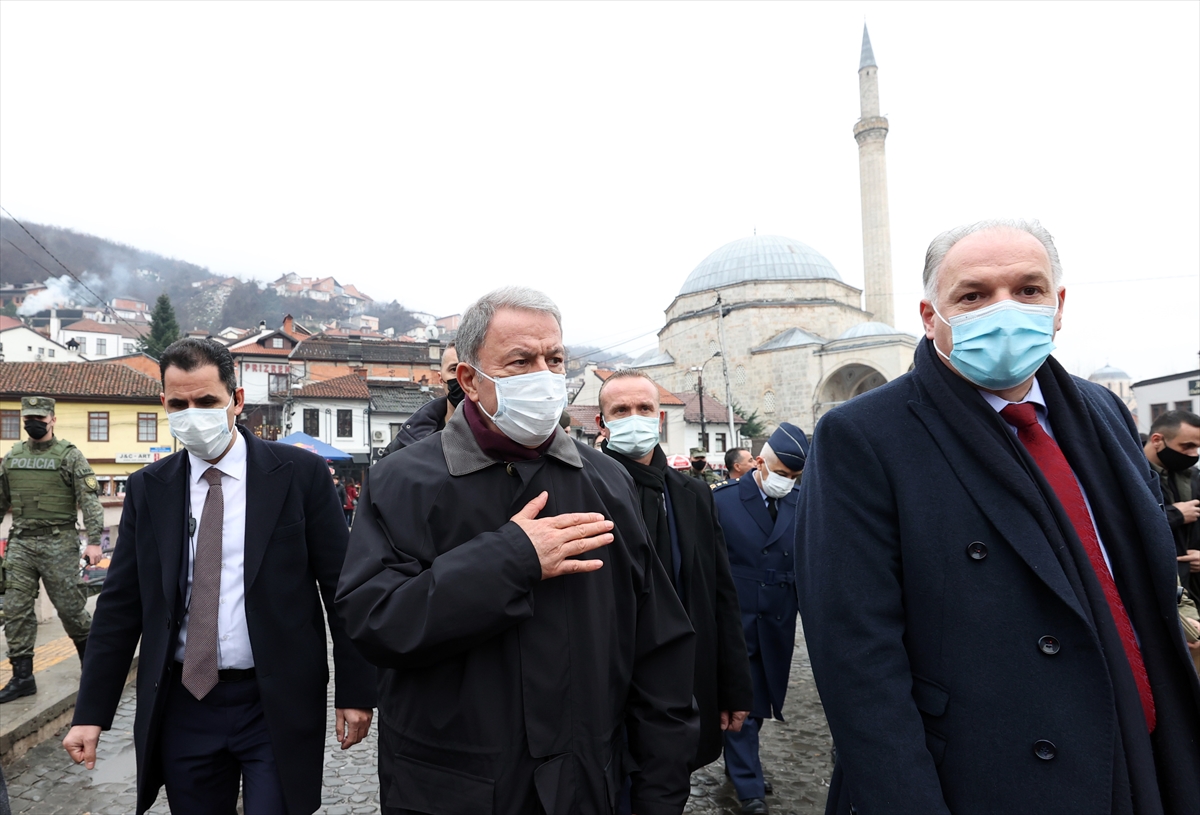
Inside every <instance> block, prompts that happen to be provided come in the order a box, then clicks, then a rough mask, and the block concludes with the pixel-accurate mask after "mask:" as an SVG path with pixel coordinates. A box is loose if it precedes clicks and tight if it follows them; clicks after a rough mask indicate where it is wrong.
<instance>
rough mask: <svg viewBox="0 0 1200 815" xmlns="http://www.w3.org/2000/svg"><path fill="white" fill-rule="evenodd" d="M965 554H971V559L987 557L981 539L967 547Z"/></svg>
mask: <svg viewBox="0 0 1200 815" xmlns="http://www.w3.org/2000/svg"><path fill="white" fill-rule="evenodd" d="M967 554H968V555H970V556H971V560H983V559H984V558H985V557H987V546H985V545H984V544H983V543H982V542H981V541H974V542H972V543H971V545H970V546H968V547H967Z"/></svg>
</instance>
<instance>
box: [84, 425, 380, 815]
mask: <svg viewBox="0 0 1200 815" xmlns="http://www.w3.org/2000/svg"><path fill="white" fill-rule="evenodd" d="M238 430H239V431H240V432H241V434H242V438H243V439H245V441H246V445H247V448H248V449H247V451H246V508H247V511H246V557H245V569H246V574H245V602H246V625H247V628H248V629H249V632H250V645H251V649H252V650H253V653H254V669H255V676H256V681H257V682H258V687H259V691H260V693H261V696H262V706H263V712H264V714H265V716H266V721H267V729H268V731H269V732H270V734H271V746H272V749H273V750H274V752H275V756H276V765H277V766H278V768H279V775H280V781H281V782H282V786H283V792H284V798H285V799H286V801H287V806H288V812H289V813H305V814H307V813H310V812H313V811H314V810H316V809H317V807H319V806H320V804H321V778H322V770H321V767H322V765H323V763H324V756H325V740H326V738H327V736H328V735H329V727H330V725H329V722H328V721H327V704H328V701H327V685H328V684H329V668H328V646H327V644H326V639H325V637H326V635H325V631H326V629H325V615H328V618H329V625H330V631H331V633H332V636H333V662H334V670H335V672H336V678H337V681H336V684H335V690H334V704H335V706H336V707H339V708H361V709H369V708H373V707H374V706H375V696H376V689H375V684H376V676H375V674H376V671H375V668H374V667H372V666H371V665H370V663H368V662H367V661H366V660H364V659H363V657H362V656H361V655H360V654H359V653H358V651H357V650H356V649H355V648H354V646H353V645H352V644H351V643H350V640H349V638H348V637H347V636H346V633H345V629H344V627H343V625H342V621H341V617H340V616H339V614H338V612H337V610H336V609H335V608H334V604H333V594H334V590H335V588H336V586H337V579H338V573H339V572H340V570H341V568H342V560H343V558H344V556H345V554H346V534H347V532H346V516H345V514H344V513H343V512H342V508H341V507H340V506H339V505H338V500H337V494H336V492H335V491H334V489H333V482H332V481H331V480H330V478H329V470H328V469H327V467H326V465H325V462H324V461H322V460H321V459H320V458H318V457H317V456H315V455H313V454H312V453H309V452H307V451H305V450H302V449H300V448H299V447H293V446H290V445H286V444H276V443H275V442H268V441H263V440H262V439H260V438H258V437H257V436H255V435H253V434H251V433H247V432H246V431H245V430H244V429H243V428H241V427H239V428H238ZM187 461H188V456H187V454H186V453H183V452H180V453H176V454H175V455H172V456H168V457H167V458H164V459H162V460H161V461H158V462H155V463H154V464H150V465H147V466H146V467H144V468H142V469H141V470H138V471H137V472H136V473H134V474H133V475H131V476H129V482H128V485H127V487H126V492H125V506H124V509H123V510H122V513H121V526H120V532H119V534H118V537H117V546H116V550H115V551H114V552H113V558H112V566H111V567H110V568H109V570H108V577H107V578H106V579H105V581H104V590H103V591H102V592H101V593H100V597H99V599H98V600H97V602H96V614H95V617H94V618H93V621H92V630H91V634H90V636H89V637H88V644H87V657H86V659H85V660H84V663H83V676H82V679H81V680H80V683H79V696H78V699H77V700H76V703H75V715H74V719H73V724H88V725H99V726H100V727H101V728H103V729H105V730H107V729H109V728H110V727H112V722H113V716H114V714H115V713H116V710H117V703H118V702H119V701H120V698H121V693H122V691H123V690H124V688H125V678H126V676H127V675H128V673H129V666H130V663H131V661H132V659H133V653H134V649H135V648H136V647H137V646H138V642H139V640H140V642H141V650H140V652H139V657H138V668H137V713H136V716H135V718H134V725H133V737H134V746H135V748H136V750H137V764H138V773H137V779H138V780H137V783H138V801H137V812H138V813H141V812H144V811H145V810H146V809H148V808H149V807H150V806H151V804H153V803H154V799H155V796H156V795H157V794H158V791H159V788H160V787H161V786H162V778H163V777H162V766H161V763H160V760H159V748H158V745H159V743H160V740H162V739H169V738H172V735H171V734H170V733H164V732H162V712H163V704H164V702H165V690H166V689H167V688H168V687H170V681H169V679H168V676H167V671H168V669H169V668H171V667H172V666H173V665H174V663H175V648H176V645H177V644H178V640H179V625H180V621H181V618H182V616H183V599H182V598H183V596H184V585H185V581H186V575H187V557H186V555H185V551H186V548H187V535H186V532H187V518H188V515H187V490H188V485H187V470H188V467H187ZM160 688H161V689H162V690H163V691H164V693H160ZM100 747H101V750H103V747H104V742H103V740H101V744H100ZM100 760H101V761H103V760H104V759H103V757H101V759H100Z"/></svg>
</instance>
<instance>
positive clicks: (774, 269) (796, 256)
mask: <svg viewBox="0 0 1200 815" xmlns="http://www.w3.org/2000/svg"><path fill="white" fill-rule="evenodd" d="M821 279H826V280H837V281H839V282H840V281H841V279H842V277H841V275H839V274H838V271H837V269H835V268H833V264H832V263H830V262H829V261H828V260H827V259H826V258H825V256H824V255H822V254H821V253H820V252H818V251H817V250H816V249H813V248H812V247H811V246H809V245H807V244H805V243H801V242H800V241H797V240H793V239H792V238H783V237H779V236H777V235H756V236H754V237H751V238H742V239H740V240H736V241H733V242H732V243H727V244H725V245H724V246H722V247H721V248H720V249H718V250H717V251H715V252H713V253H712V254H711V255H709V256H708V257H706V258H705V259H704V260H703V262H701V264H700V265H699V266H697V267H696V268H695V269H693V270H692V273H691V274H690V275H688V276H687V280H685V281H683V288H681V289H680V290H679V295H680V296H682V295H685V294H694V293H695V292H700V291H711V290H712V289H718V288H722V287H724V286H731V285H733V284H735V283H747V282H750V281H754V280H766V281H775V280H821ZM889 333H895V330H894V329H889Z"/></svg>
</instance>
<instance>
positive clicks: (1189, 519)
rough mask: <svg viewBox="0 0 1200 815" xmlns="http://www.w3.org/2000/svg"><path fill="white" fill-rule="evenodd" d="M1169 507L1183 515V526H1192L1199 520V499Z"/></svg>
mask: <svg viewBox="0 0 1200 815" xmlns="http://www.w3.org/2000/svg"><path fill="white" fill-rule="evenodd" d="M1171 506H1173V507H1175V509H1177V510H1179V511H1180V512H1181V513H1183V522H1184V523H1185V524H1194V523H1195V522H1196V521H1198V520H1200V498H1193V499H1192V500H1191V501H1180V502H1179V503H1178V504H1171Z"/></svg>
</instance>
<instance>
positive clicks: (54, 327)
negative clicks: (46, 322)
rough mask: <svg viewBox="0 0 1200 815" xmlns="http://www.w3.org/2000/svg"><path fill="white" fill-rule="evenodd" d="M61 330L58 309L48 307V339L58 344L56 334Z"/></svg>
mask: <svg viewBox="0 0 1200 815" xmlns="http://www.w3.org/2000/svg"><path fill="white" fill-rule="evenodd" d="M61 330H62V320H60V319H58V309H56V308H54V307H53V306H51V307H50V339H52V340H54V341H55V342H58V332H59V331H61Z"/></svg>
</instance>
